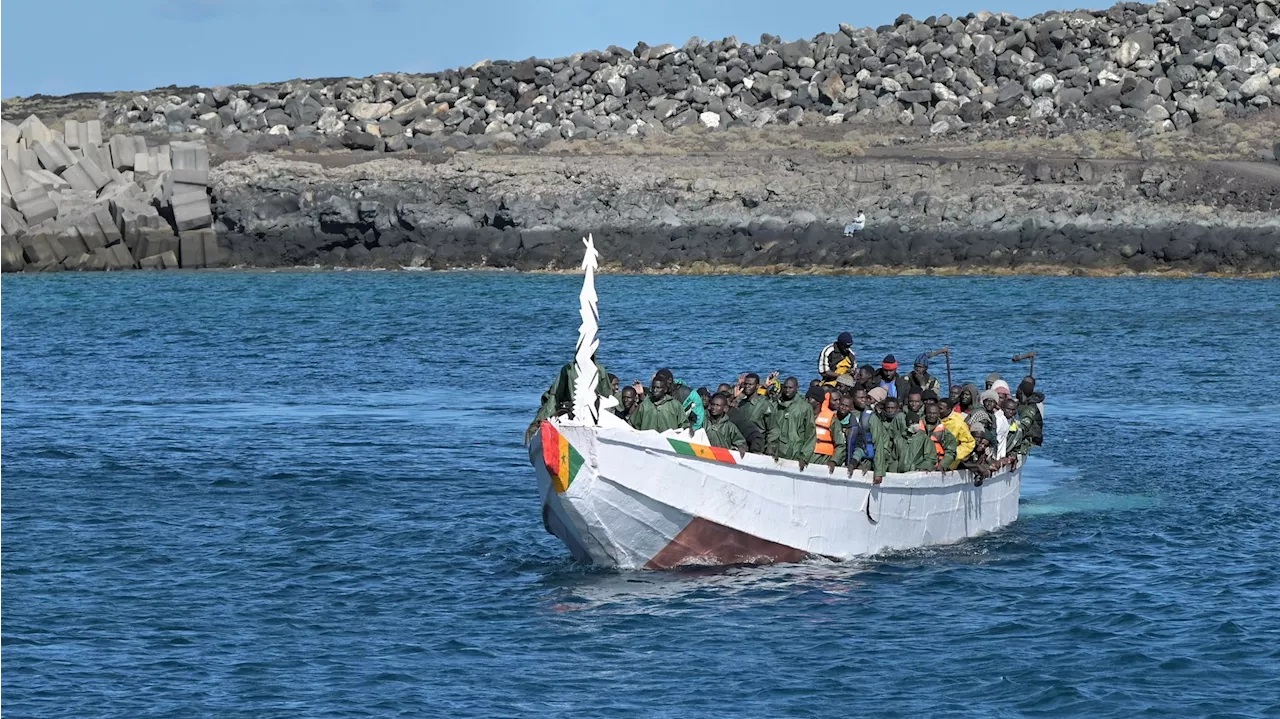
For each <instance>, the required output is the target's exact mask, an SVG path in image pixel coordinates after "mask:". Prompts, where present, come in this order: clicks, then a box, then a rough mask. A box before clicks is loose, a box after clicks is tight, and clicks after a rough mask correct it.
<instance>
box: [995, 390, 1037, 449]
mask: <svg viewBox="0 0 1280 719" xmlns="http://www.w3.org/2000/svg"><path fill="white" fill-rule="evenodd" d="M1024 406H1025V405H1022V404H1019V403H1018V401H1017V400H1015V399H1013V398H1012V397H1005V398H1004V399H1003V400H1001V402H1000V411H1001V412H1004V417H1005V419H1007V420H1009V438H1008V439H1007V440H1005V445H1004V446H1005V452H1004V457H1001V459H1015V460H1016V459H1018V458H1019V457H1021V456H1022V455H1026V454H1030V453H1031V447H1032V446H1033V444H1032V441H1031V433H1030V432H1028V431H1027V426H1028V419H1027V418H1026V417H1025V416H1024V410H1023V407H1024Z"/></svg>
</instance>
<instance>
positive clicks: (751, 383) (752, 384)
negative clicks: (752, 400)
mask: <svg viewBox="0 0 1280 719" xmlns="http://www.w3.org/2000/svg"><path fill="white" fill-rule="evenodd" d="M759 390H760V375H758V374H756V373H755V372H748V373H747V374H746V376H745V377H743V378H742V391H743V392H745V393H746V395H747V396H748V397H751V396H754V395H755V393H756V392H758V391H759Z"/></svg>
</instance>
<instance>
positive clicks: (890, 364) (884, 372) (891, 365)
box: [880, 355, 898, 382]
mask: <svg viewBox="0 0 1280 719" xmlns="http://www.w3.org/2000/svg"><path fill="white" fill-rule="evenodd" d="M880 375H881V376H882V377H884V378H885V380H887V381H889V382H892V381H893V380H895V379H897V378H898V360H896V359H894V357H893V355H885V358H884V360H883V361H882V362H881V363H880Z"/></svg>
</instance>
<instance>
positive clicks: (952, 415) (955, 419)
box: [938, 385, 977, 469]
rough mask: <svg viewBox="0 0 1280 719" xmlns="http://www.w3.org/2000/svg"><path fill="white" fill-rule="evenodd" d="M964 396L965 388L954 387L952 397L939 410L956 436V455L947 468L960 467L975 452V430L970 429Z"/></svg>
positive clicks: (944, 421) (943, 420)
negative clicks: (965, 411)
mask: <svg viewBox="0 0 1280 719" xmlns="http://www.w3.org/2000/svg"><path fill="white" fill-rule="evenodd" d="M964 397H965V391H964V388H962V387H960V386H958V385H957V386H955V387H952V388H951V397H950V399H948V400H947V401H946V402H944V403H942V406H941V408H940V410H939V412H938V415H939V418H940V419H941V420H942V424H944V425H946V428H947V431H948V432H950V433H951V436H953V437H955V438H956V456H955V458H954V459H952V461H951V464H949V465H947V469H955V468H956V467H959V466H960V463H961V462H963V461H965V460H966V459H968V458H969V455H971V454H973V448H974V446H975V445H976V444H977V442H976V441H975V440H974V439H973V432H971V431H970V430H969V416H968V415H967V414H965V413H964Z"/></svg>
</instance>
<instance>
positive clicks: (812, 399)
mask: <svg viewBox="0 0 1280 719" xmlns="http://www.w3.org/2000/svg"><path fill="white" fill-rule="evenodd" d="M804 398H805V399H806V400H808V401H809V406H810V407H813V411H814V413H817V412H818V411H819V410H821V409H822V404H823V403H824V402H826V401H827V393H826V392H823V391H822V388H821V387H810V388H809V391H808V392H805V393H804Z"/></svg>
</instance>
